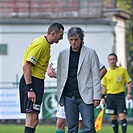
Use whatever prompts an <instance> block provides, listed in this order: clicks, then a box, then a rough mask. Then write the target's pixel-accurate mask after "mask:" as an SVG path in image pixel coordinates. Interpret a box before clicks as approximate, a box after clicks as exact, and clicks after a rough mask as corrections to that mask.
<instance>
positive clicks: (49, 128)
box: [0, 124, 133, 133]
mask: <svg viewBox="0 0 133 133" xmlns="http://www.w3.org/2000/svg"><path fill="white" fill-rule="evenodd" d="M55 129H56V127H55V125H45V124H44V125H38V126H37V129H36V133H55ZM119 130H120V133H122V131H121V127H120V126H119ZM23 131H24V125H0V133H23ZM66 133H67V127H66ZM97 133H113V129H112V127H111V125H103V126H102V129H101V130H100V131H98V132H97ZM127 133H133V125H129V126H128V129H127Z"/></svg>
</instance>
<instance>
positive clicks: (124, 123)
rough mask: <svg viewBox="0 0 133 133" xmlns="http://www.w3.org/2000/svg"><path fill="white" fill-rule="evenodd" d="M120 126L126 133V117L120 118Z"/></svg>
mask: <svg viewBox="0 0 133 133" xmlns="http://www.w3.org/2000/svg"><path fill="white" fill-rule="evenodd" d="M121 127H122V133H126V132H127V120H126V119H123V120H121Z"/></svg>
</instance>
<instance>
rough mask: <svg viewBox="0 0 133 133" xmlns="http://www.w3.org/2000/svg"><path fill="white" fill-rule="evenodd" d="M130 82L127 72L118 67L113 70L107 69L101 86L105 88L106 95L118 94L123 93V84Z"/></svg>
mask: <svg viewBox="0 0 133 133" xmlns="http://www.w3.org/2000/svg"><path fill="white" fill-rule="evenodd" d="M131 81H132V80H131V78H130V76H129V74H128V72H127V70H126V69H124V68H122V67H120V66H118V67H117V68H115V69H111V68H109V69H108V71H107V73H106V74H105V76H104V77H103V79H102V82H101V84H102V85H103V86H105V87H106V93H107V94H119V93H121V92H125V83H129V82H131Z"/></svg>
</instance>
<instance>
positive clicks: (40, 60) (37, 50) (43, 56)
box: [23, 36, 50, 79]
mask: <svg viewBox="0 0 133 133" xmlns="http://www.w3.org/2000/svg"><path fill="white" fill-rule="evenodd" d="M49 59H50V44H49V43H48V41H47V39H46V38H45V37H44V36H41V37H38V38H36V39H35V40H33V41H32V42H31V44H30V45H29V46H28V47H27V49H26V51H25V54H24V61H23V64H24V63H25V62H26V61H29V62H31V63H32V64H33V66H32V69H31V70H32V76H34V77H36V78H39V79H44V78H45V73H46V69H47V66H48V63H49Z"/></svg>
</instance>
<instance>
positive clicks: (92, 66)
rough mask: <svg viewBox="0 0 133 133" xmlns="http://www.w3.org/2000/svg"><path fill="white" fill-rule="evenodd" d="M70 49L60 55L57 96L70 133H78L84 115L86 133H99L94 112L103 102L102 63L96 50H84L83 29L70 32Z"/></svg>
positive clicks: (72, 29)
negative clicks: (100, 69) (63, 108)
mask: <svg viewBox="0 0 133 133" xmlns="http://www.w3.org/2000/svg"><path fill="white" fill-rule="evenodd" d="M68 40H69V42H70V48H68V49H65V50H63V51H61V52H60V53H59V56H58V65H57V75H56V76H57V96H58V101H59V104H60V105H64V107H65V112H66V119H67V126H68V133H77V132H78V120H79V112H81V116H82V121H83V125H84V132H85V133H96V131H95V127H94V108H95V107H97V106H98V105H99V103H100V100H101V84H100V72H99V59H98V56H97V54H96V52H95V50H93V49H90V48H88V47H86V46H84V31H83V30H82V29H81V28H80V27H72V28H70V29H69V30H68Z"/></svg>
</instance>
